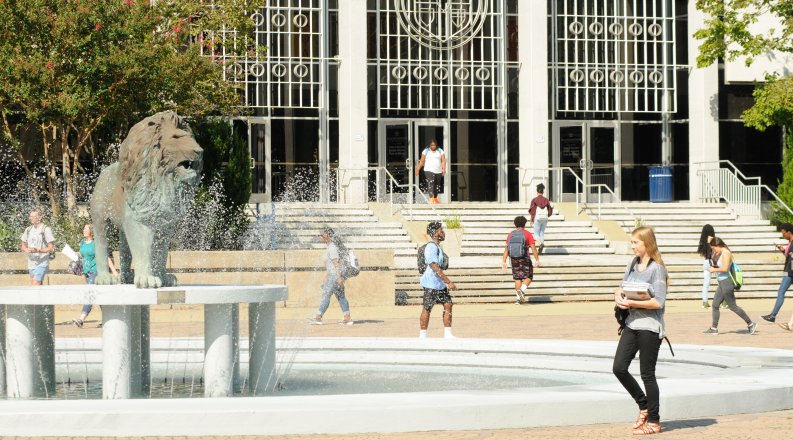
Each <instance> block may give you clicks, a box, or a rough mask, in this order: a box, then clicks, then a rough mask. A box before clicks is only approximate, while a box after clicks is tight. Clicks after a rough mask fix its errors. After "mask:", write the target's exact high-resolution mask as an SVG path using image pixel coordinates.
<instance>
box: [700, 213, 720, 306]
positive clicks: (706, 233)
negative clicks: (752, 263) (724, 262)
mask: <svg viewBox="0 0 793 440" xmlns="http://www.w3.org/2000/svg"><path fill="white" fill-rule="evenodd" d="M715 236H716V231H714V230H713V226H711V225H705V226H703V227H702V232H701V233H700V234H699V246H698V247H697V252H699V255H700V256H702V257H703V258H704V259H705V261H704V262H703V263H702V308H703V309H707V308H709V307H710V304H708V290H710V278H711V277H710V270H709V269H710V268H711V266H713V251H712V250H711V248H710V239H711V238H713V237H715ZM716 258H717V259H718V255H717V256H716Z"/></svg>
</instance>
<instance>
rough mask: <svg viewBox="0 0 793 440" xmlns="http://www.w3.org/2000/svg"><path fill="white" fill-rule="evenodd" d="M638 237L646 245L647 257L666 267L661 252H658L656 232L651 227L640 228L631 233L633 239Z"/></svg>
mask: <svg viewBox="0 0 793 440" xmlns="http://www.w3.org/2000/svg"><path fill="white" fill-rule="evenodd" d="M633 236H636V238H638V239H639V240H641V241H642V243H644V250H645V252H647V255H648V256H649V257H650V258H651V259H652V260H653V261H654V262H655V264H660V265H662V266H664V267H666V264H664V260H663V258H661V252H660V251H659V250H658V242H657V241H656V240H655V231H654V230H653V228H651V227H649V226H639V227H638V228H636V229H634V230H633V232H631V237H633Z"/></svg>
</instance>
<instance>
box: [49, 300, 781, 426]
mask: <svg viewBox="0 0 793 440" xmlns="http://www.w3.org/2000/svg"><path fill="white" fill-rule="evenodd" d="M739 303H740V305H741V306H742V307H744V309H745V310H746V311H747V312H748V313H749V314H750V316H752V318H753V319H756V320H758V322H759V323H760V327H759V330H758V331H757V333H756V334H755V335H749V334H747V331H746V327H745V325H744V324H743V322H742V321H741V320H740V319H739V318H738V317H737V316H736V315H735V314H733V313H732V312H730V311H729V310H723V313H722V318H721V322H720V326H719V327H720V331H721V334H719V335H718V336H710V335H705V334H703V333H702V330H704V329H705V328H707V327H708V326H709V324H710V310H703V309H701V308H700V306H699V304H700V303H699V301H681V300H678V301H674V300H672V301H670V302H668V303H667V311H666V321H667V326H668V335H669V337H670V339H671V341H672V343H673V344H698V345H711V344H713V345H728V346H740V347H764V348H782V349H791V348H793V333H789V332H786V331H784V330H782V329H781V328H779V327H777V326H776V325H771V324H768V323H765V322H764V321H762V320H760V318H759V316H760V315H761V314H765V313H767V312H768V310H770V308H771V306H772V305H773V300H771V299H763V300H740V299H739ZM77 312H78V310H77V309H76V308H59V309H58V310H57V311H56V323H59V325H57V327H56V335H57V336H58V337H75V336H83V337H98V336H100V329H99V328H97V324H98V322H99V321H98V319H99V318H100V317H101V315H100V314H99V313H96V314H95V315H92V316H91V318H93V321H89V322H87V323H86V327H85V328H83V329H82V330H81V329H77V328H76V327H74V326H72V325H69V324H68V323H67V321H68V320H69V319H70V318H72V317H73V316H74V315H75V314H76V313H77ZM311 312H312V310H311V309H293V308H279V309H278V311H277V316H278V321H277V332H278V336H279V337H304V336H305V337H336V336H345V337H406V338H412V337H416V336H417V335H418V314H419V312H420V308H419V307H418V306H403V307H395V306H392V307H366V308H353V310H352V316H353V319H355V320H356V324H355V325H353V326H339V325H336V324H335V321H336V319H340V318H341V312H340V311H339V310H338V308H337V306H336V305H335V304H333V305H332V306H331V309H330V310H329V312H328V313H327V314H326V322H327V324H325V325H322V326H314V325H308V324H306V323H305V317H306V316H309V315H310V314H311ZM434 312H435V313H434V314H433V317H432V319H431V322H430V328H429V335H430V337H440V336H442V333H443V328H442V324H441V316H440V313H437V312H440V311H439V310H437V311H434ZM789 313H790V306H787V307H785V308H783V311H782V314H781V317H784V318H787V317H788V316H789ZM241 315H242V316H241V317H244V316H245V314H241ZM337 315H338V316H337ZM202 319H203V312H202V310H201V309H200V308H199V307H188V306H174V308H170V307H163V306H156V307H154V308H153V309H152V334H153V336H155V337H165V336H194V337H200V336H201V335H202V332H203V330H202V329H203V326H202V323H201V320H202ZM241 327H242V329H245V328H246V327H247V326H245V325H242V326H241ZM454 332H455V334H456V336H457V337H459V338H507V339H512V338H521V339H554V338H558V339H567V340H574V339H578V340H602V341H615V340H616V338H617V335H616V324H615V321H614V318H613V313H612V305H611V304H610V303H607V302H593V303H556V304H528V305H514V304H485V305H465V304H461V305H457V306H456V307H455V309H454ZM662 350H666V347H665V346H664V347H663V348H662ZM658 374H659V376H661V377H663V376H664V372H663V370H662V369H659V371H658ZM661 393H662V396H663V385H662V388H661ZM625 398H626V399H629V397H628V396H627V394H626V396H625ZM515 410H516V411H520V408H516V409H515ZM570 417H572V418H574V417H575V414H570ZM661 417H662V422H663V426H664V430H665V432H663V433H662V434H661V435H660V436H661V437H664V438H681V439H689V438H690V439H694V438H697V439H701V438H728V439H731V438H736V439H738V438H740V439H752V438H769V437H776V436H780V437H785V436H787V435H788V433H789V430H790V426H791V424H790V422H791V421H793V410H788V411H778V412H771V413H761V414H743V415H727V416H719V417H712V418H698V419H690V420H664V419H663V407H662V414H661ZM85 434H86V436H87V437H90V430H89V431H87V432H86V433H85ZM586 437H588V438H594V439H597V438H627V437H631V434H630V429H629V426H627V425H625V424H603V425H585V426H568V427H554V428H531V429H505V430H483V431H454V432H420V433H403V434H350V435H343V436H338V435H333V436H321V435H313V436H306V435H293V436H280V437H278V438H284V439H334V440H335V439H339V440H340V439H414V438H416V439H418V438H421V439H439V440H440V439H524V438H538V439H540V438H565V439H567V438H569V439H578V438H586ZM212 438H216V437H212Z"/></svg>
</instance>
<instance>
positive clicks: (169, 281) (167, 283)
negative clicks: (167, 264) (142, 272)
mask: <svg viewBox="0 0 793 440" xmlns="http://www.w3.org/2000/svg"><path fill="white" fill-rule="evenodd" d="M178 285H179V282H178V281H177V280H176V276H175V275H172V274H170V273H166V274H165V275H163V276H162V286H163V287H172V286H178Z"/></svg>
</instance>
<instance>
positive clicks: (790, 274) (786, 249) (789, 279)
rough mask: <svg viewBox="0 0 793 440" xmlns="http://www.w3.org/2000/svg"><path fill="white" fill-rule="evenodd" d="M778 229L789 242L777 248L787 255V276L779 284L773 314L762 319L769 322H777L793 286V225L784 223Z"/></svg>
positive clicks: (784, 268) (785, 268)
mask: <svg viewBox="0 0 793 440" xmlns="http://www.w3.org/2000/svg"><path fill="white" fill-rule="evenodd" d="M778 229H779V231H780V232H781V233H782V238H784V239H785V240H787V245H786V246H782V245H781V244H779V245H777V246H776V249H777V250H778V251H779V252H782V254H783V255H785V266H784V267H783V268H782V270H784V271H785V275H783V276H782V281H781V282H780V283H779V289H778V290H777V292H776V303H775V304H774V308H773V309H772V310H771V313H769V314H768V315H763V316H762V318H763V319H764V320H766V321H768V322H774V321H776V315H777V314H778V313H779V310H780V309H781V308H782V304H784V303H785V293H787V290H788V289H789V288H790V285H791V284H793V267H791V260H792V259H793V255H791V253H792V252H793V249H791V243H793V225H791V224H790V223H782V224H781V225H779V228H778Z"/></svg>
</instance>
